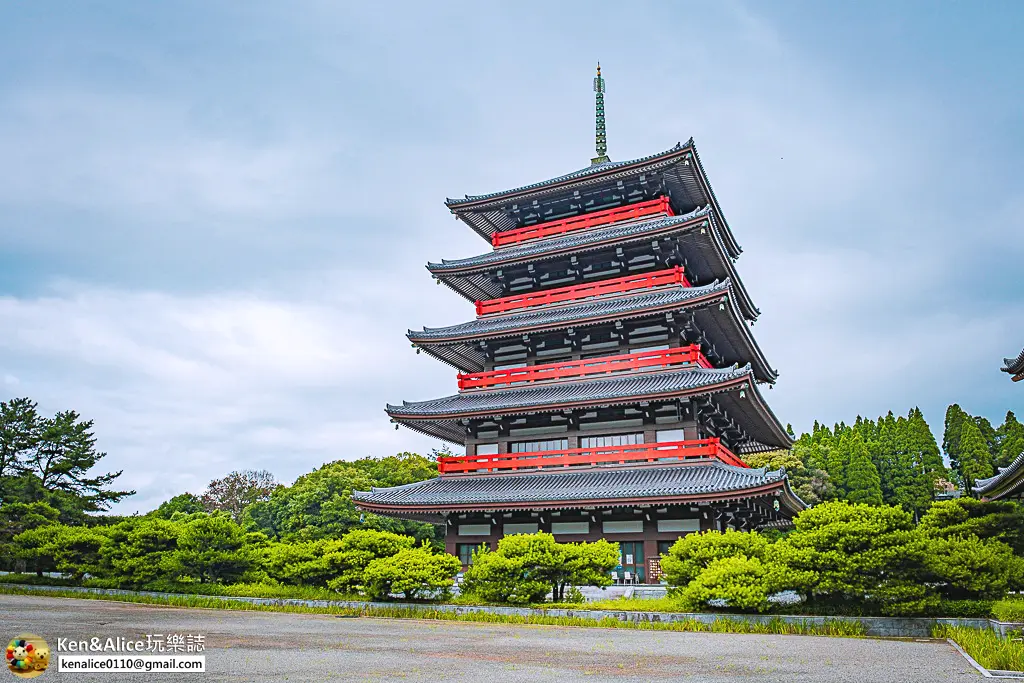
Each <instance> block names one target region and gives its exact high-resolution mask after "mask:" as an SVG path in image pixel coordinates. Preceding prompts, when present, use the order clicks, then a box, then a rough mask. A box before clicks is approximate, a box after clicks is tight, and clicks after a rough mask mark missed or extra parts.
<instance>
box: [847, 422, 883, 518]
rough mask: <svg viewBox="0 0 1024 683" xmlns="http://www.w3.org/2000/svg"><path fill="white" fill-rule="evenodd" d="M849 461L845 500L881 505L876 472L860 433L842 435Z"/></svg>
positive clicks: (878, 480) (853, 432)
mask: <svg viewBox="0 0 1024 683" xmlns="http://www.w3.org/2000/svg"><path fill="white" fill-rule="evenodd" d="M843 441H845V443H846V447H847V449H848V450H847V452H848V453H849V461H848V463H847V465H846V499H847V500H848V501H850V502H851V503H867V504H868V505H881V504H882V486H881V481H880V479H879V477H878V470H877V469H876V468H875V465H874V463H873V462H871V456H870V454H869V453H868V447H867V445H866V444H865V443H864V439H863V438H862V437H861V435H860V432H858V431H856V430H853V431H851V432H850V433H849V434H844V435H843Z"/></svg>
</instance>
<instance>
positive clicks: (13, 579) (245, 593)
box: [0, 574, 365, 600]
mask: <svg viewBox="0 0 1024 683" xmlns="http://www.w3.org/2000/svg"><path fill="white" fill-rule="evenodd" d="M0 584H22V585H30V586H62V587H63V586H82V587H84V588H111V589H117V590H143V591H154V592H157V593H177V594H179V595H223V596H228V597H238V598H271V599H284V600H289V599H292V600H364V599H365V598H362V597H361V596H358V595H355V596H353V595H345V594H343V593H339V592H337V591H333V590H331V589H329V588H316V587H310V586H282V585H280V584H276V585H275V584H265V583H232V584H224V585H221V584H212V583H177V582H167V581H163V582H159V583H156V584H151V585H148V586H142V587H139V588H135V587H132V586H124V585H119V584H118V583H117V582H116V581H107V580H100V579H85V580H84V581H81V582H76V581H74V580H72V579H68V578H61V577H54V576H41V577H40V576H36V575H35V574H0Z"/></svg>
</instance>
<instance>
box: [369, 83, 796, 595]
mask: <svg viewBox="0 0 1024 683" xmlns="http://www.w3.org/2000/svg"><path fill="white" fill-rule="evenodd" d="M594 89H595V91H596V92H597V156H596V157H595V158H594V159H593V160H592V162H591V165H590V166H588V167H586V168H584V169H581V170H579V171H575V172H573V173H569V174H567V175H563V176H559V177H557V178H553V179H551V180H547V181H544V182H540V183H534V184H532V185H526V186H524V187H520V188H517V189H514V190H508V191H504V192H496V193H493V194H487V195H478V196H467V197H466V198H465V199H455V200H452V199H450V200H448V202H447V206H448V208H449V209H450V210H451V211H452V213H454V214H455V216H456V217H457V218H459V219H461V220H462V221H464V222H465V223H466V224H468V225H469V226H470V227H471V228H472V229H473V230H474V231H476V232H477V233H478V234H480V235H481V236H482V237H483V238H485V239H486V240H487V241H488V242H490V244H491V246H492V249H491V251H489V252H487V253H484V254H481V255H479V256H474V257H471V258H466V259H459V260H455V261H442V262H441V263H430V264H428V266H427V268H428V269H429V270H430V272H431V274H432V275H433V276H434V278H436V279H437V280H439V281H440V282H443V283H445V284H446V285H448V286H449V287H450V288H451V289H453V290H455V292H457V293H459V294H461V295H462V296H464V297H465V298H467V299H469V300H470V301H473V302H475V306H476V318H475V319H473V320H471V321H469V322H465V323H462V324H459V325H454V326H451V327H444V328H425V329H423V330H421V331H410V332H409V335H408V336H409V339H410V340H411V341H412V343H413V345H415V346H416V347H418V348H419V349H422V350H423V351H424V352H426V353H428V354H430V355H432V356H434V357H436V358H438V359H440V360H442V361H444V362H445V363H448V364H449V365H452V366H454V367H455V368H457V369H458V371H459V374H458V388H459V391H458V393H457V394H454V395H452V396H446V397H444V398H440V399H435V400H431V401H422V402H416V403H410V402H403V403H402V405H389V406H388V407H387V413H388V415H389V416H390V417H391V420H392V421H393V422H395V423H397V424H401V425H405V426H407V427H409V428H411V429H415V430H417V431H419V432H422V433H424V434H429V435H432V436H436V437H439V438H441V439H444V440H446V441H450V442H453V443H457V444H464V445H465V447H466V455H465V456H458V457H445V458H440V459H439V461H438V468H439V471H440V476H439V477H438V478H436V479H432V480H429V481H424V482H419V483H416V484H410V485H407V486H400V487H395V488H387V489H375V490H373V491H369V492H356V493H355V494H354V498H355V501H356V504H357V505H358V506H359V507H360V508H362V509H364V510H367V511H373V512H376V513H380V514H384V515H391V516H397V517H404V518H409V519H419V520H424V521H434V522H444V523H445V524H446V528H447V533H446V547H447V550H448V552H450V553H452V554H455V555H457V556H459V557H460V558H461V559H462V560H463V564H464V565H465V564H468V563H469V561H470V556H471V553H472V550H473V549H474V548H476V547H478V546H479V545H481V544H484V543H486V544H489V545H490V546H491V547H494V546H495V545H496V544H497V541H498V540H499V539H500V538H501V537H502V536H504V535H508V534H515V533H533V532H537V531H547V532H550V533H553V534H554V535H555V537H556V538H557V540H559V541H587V540H595V539H598V538H607V539H609V540H611V541H616V542H618V543H619V544H620V549H621V553H622V567H621V568H620V569H619V571H618V572H617V577H618V578H619V579H620V580H629V581H640V582H644V581H648V582H653V581H656V580H657V578H658V573H659V572H658V566H659V565H658V558H659V556H660V555H661V553H663V552H665V551H666V549H667V547H668V546H669V545H671V543H673V542H674V541H675V540H676V539H677V538H679V537H680V536H682V535H684V534H686V533H689V532H693V531H699V530H706V529H725V528H740V529H752V528H757V527H760V526H765V525H773V524H783V523H785V522H786V521H787V520H788V519H790V518H791V517H792V516H793V515H794V514H796V513H797V512H798V511H799V510H801V509H802V508H803V507H804V505H803V503H802V502H801V501H800V499H799V498H797V497H796V496H795V495H794V494H793V492H792V491H791V489H790V488H789V484H788V480H787V478H786V474H785V472H784V471H774V472H772V471H765V470H764V469H754V468H749V467H747V466H746V465H745V464H744V462H743V461H742V460H741V459H740V458H739V457H738V456H739V455H742V454H746V453H754V452H758V451H764V450H773V449H779V448H788V447H789V446H790V444H791V439H790V437H789V435H788V434H787V433H786V430H785V429H784V428H783V427H782V426H781V425H780V423H779V421H778V419H777V418H776V417H775V415H774V414H773V413H772V411H771V410H770V409H769V407H768V406H767V404H766V403H765V402H764V399H763V397H762V394H761V391H760V389H759V385H763V384H768V383H772V382H774V381H775V379H776V372H775V371H774V370H773V369H772V368H771V366H770V365H769V364H768V362H767V360H766V359H765V357H764V355H763V354H762V353H761V350H760V349H759V348H758V346H757V343H756V342H755V341H754V338H753V336H752V334H751V333H750V329H749V327H750V325H751V324H752V323H753V321H754V320H755V319H756V317H757V315H758V313H759V311H758V309H757V308H756V307H755V306H754V304H753V302H752V300H751V298H750V296H749V295H748V293H747V291H746V289H745V288H744V287H743V285H742V283H741V282H740V279H739V277H738V275H737V273H736V271H735V268H734V265H733V264H734V262H735V260H736V259H737V257H738V256H739V254H740V247H739V245H738V244H737V243H736V240H735V239H734V237H733V235H732V232H731V230H730V229H729V226H728V224H727V223H726V221H725V219H724V217H723V215H722V211H721V208H720V207H719V205H718V201H717V199H716V198H715V196H714V193H713V192H712V191H711V187H710V185H709V184H708V181H707V178H706V176H705V174H704V170H703V168H702V167H701V164H700V159H699V157H698V156H697V150H696V148H695V147H694V144H693V141H692V139H691V140H690V141H689V142H687V143H686V144H684V145H679V144H677V145H676V146H675V147H673V148H672V149H670V150H668V151H666V152H662V153H660V154H655V155H652V156H649V157H644V158H641V159H636V160H633V161H620V162H613V161H611V160H610V159H609V158H608V156H607V148H606V141H605V140H606V138H605V125H604V79H603V78H602V77H601V71H600V67H598V73H597V78H595V79H594Z"/></svg>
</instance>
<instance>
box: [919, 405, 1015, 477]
mask: <svg viewBox="0 0 1024 683" xmlns="http://www.w3.org/2000/svg"><path fill="white" fill-rule="evenodd" d="M1008 415H1012V413H1008ZM907 421H908V423H909V424H908V428H909V432H910V435H909V438H910V442H911V447H912V448H913V450H914V453H915V454H916V455H917V457H918V459H919V461H920V463H921V465H922V466H923V467H924V470H925V472H927V473H928V474H929V475H931V477H932V480H933V481H934V480H935V479H938V478H940V477H945V476H946V465H945V463H944V462H942V453H941V452H940V451H939V445H938V444H937V443H936V442H935V435H934V434H932V429H931V427H929V426H928V423H927V422H926V421H925V419H924V415H923V414H922V413H921V409H920V408H917V407H915V408H914V409H913V410H911V411H910V414H909V415H908V416H907Z"/></svg>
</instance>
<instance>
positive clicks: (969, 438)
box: [958, 420, 993, 494]
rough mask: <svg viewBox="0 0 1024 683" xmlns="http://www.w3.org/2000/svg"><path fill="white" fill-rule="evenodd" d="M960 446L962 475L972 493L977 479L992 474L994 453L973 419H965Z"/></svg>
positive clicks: (969, 491) (968, 490)
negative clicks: (990, 450)
mask: <svg viewBox="0 0 1024 683" xmlns="http://www.w3.org/2000/svg"><path fill="white" fill-rule="evenodd" d="M958 447H959V458H960V476H961V477H963V480H964V486H965V487H966V489H967V492H968V494H970V493H971V492H972V488H973V486H974V483H975V482H976V481H977V480H979V479H984V478H986V477H991V476H992V474H993V471H992V454H991V453H990V452H989V448H988V445H987V444H986V443H985V439H984V437H982V434H981V430H980V429H978V426H977V425H976V424H975V423H974V421H973V420H965V421H964V423H963V427H962V429H961V431H960V441H959V444H958Z"/></svg>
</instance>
